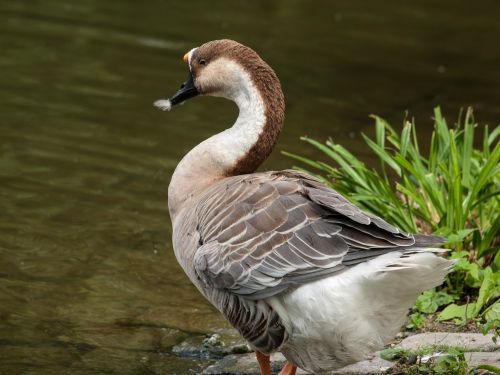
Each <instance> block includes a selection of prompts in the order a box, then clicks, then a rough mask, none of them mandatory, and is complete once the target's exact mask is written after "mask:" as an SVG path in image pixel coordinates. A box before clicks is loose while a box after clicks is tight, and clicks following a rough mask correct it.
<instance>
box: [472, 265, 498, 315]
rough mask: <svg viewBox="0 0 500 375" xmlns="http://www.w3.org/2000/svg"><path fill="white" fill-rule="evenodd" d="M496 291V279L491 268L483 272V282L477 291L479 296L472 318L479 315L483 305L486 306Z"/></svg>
mask: <svg viewBox="0 0 500 375" xmlns="http://www.w3.org/2000/svg"><path fill="white" fill-rule="evenodd" d="M495 290H496V277H495V275H494V273H493V271H492V270H491V268H489V267H488V268H486V269H485V270H484V276H483V282H482V284H481V288H480V289H479V296H478V297H477V301H476V310H475V311H474V317H475V316H477V315H478V314H479V312H480V311H481V309H482V308H483V306H484V305H486V304H487V303H488V301H489V299H490V298H491V297H493V296H494V293H495Z"/></svg>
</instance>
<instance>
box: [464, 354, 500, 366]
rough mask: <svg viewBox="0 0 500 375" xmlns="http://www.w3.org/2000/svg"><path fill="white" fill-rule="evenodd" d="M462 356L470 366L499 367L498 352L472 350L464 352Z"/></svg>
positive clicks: (499, 355)
mask: <svg viewBox="0 0 500 375" xmlns="http://www.w3.org/2000/svg"><path fill="white" fill-rule="evenodd" d="M464 356H465V360H466V361H467V364H468V365H469V366H470V367H476V366H479V365H490V366H496V367H500V352H489V353H488V352H472V353H465V354H464Z"/></svg>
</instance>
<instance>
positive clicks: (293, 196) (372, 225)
mask: <svg viewBox="0 0 500 375" xmlns="http://www.w3.org/2000/svg"><path fill="white" fill-rule="evenodd" d="M196 214H197V219H198V232H199V236H200V237H199V238H200V240H199V244H200V246H199V248H198V249H197V251H196V253H195V259H194V263H195V269H196V272H197V274H198V276H199V277H200V279H201V280H202V281H203V282H204V283H205V284H206V285H207V286H210V287H214V288H218V289H225V290H229V291H230V292H232V293H235V294H237V295H239V296H242V297H245V298H248V299H261V298H265V297H269V296H272V295H274V294H277V293H279V292H281V291H283V290H286V289H288V288H290V287H293V286H295V285H299V284H303V283H307V282H310V281H312V280H316V279H319V278H323V277H326V276H328V275H331V274H334V273H337V272H341V271H342V270H344V269H345V268H347V267H350V266H353V265H355V264H358V263H360V262H364V261H367V260H370V259H372V258H374V257H377V256H379V255H381V254H384V253H386V252H389V251H394V250H401V249H408V248H411V247H412V246H415V245H416V244H415V242H416V240H415V237H414V236H413V235H411V234H407V233H403V232H401V231H400V230H398V229H397V228H395V227H393V226H392V225H390V224H388V223H386V222H385V221H384V220H382V219H380V218H379V217H376V216H374V215H370V214H368V213H365V212H363V211H361V210H360V209H358V208H357V207H356V206H354V205H353V204H351V203H350V202H349V201H347V200H346V199H345V198H344V197H342V196H341V195H340V194H339V193H337V192H336V191H334V190H332V189H331V188H329V187H327V186H325V185H324V184H322V183H321V182H320V181H318V180H316V179H314V178H312V177H311V176H309V175H306V174H303V173H300V172H297V171H281V172H268V173H257V174H252V175H244V176H236V177H232V178H228V179H226V180H224V181H223V182H222V183H219V184H218V185H216V186H215V187H214V188H213V189H211V190H210V191H208V192H207V193H206V194H205V196H204V198H203V199H202V200H201V203H200V204H199V205H198V208H197V212H196ZM431 242H432V241H431ZM417 245H418V244H417Z"/></svg>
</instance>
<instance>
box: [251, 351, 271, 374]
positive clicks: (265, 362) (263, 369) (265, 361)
mask: <svg viewBox="0 0 500 375" xmlns="http://www.w3.org/2000/svg"><path fill="white" fill-rule="evenodd" d="M255 356H256V357H257V361H259V366H260V375H271V362H270V361H269V356H268V355H266V354H262V353H261V352H255Z"/></svg>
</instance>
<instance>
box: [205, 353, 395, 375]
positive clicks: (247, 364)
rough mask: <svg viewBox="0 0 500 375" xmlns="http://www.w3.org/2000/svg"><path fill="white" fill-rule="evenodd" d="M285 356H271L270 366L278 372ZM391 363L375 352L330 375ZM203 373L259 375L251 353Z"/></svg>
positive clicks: (379, 369)
mask: <svg viewBox="0 0 500 375" xmlns="http://www.w3.org/2000/svg"><path fill="white" fill-rule="evenodd" d="M285 361H286V360H285V357H283V355H282V354H281V353H276V354H273V355H272V356H271V367H272V370H273V374H274V373H276V374H277V373H278V372H279V371H280V370H281V369H282V368H283V366H284V365H285ZM392 365H393V363H392V362H389V361H386V360H384V359H382V358H380V353H378V352H377V353H375V354H374V355H373V357H372V358H370V359H369V360H366V361H361V362H358V363H355V364H352V365H349V366H346V367H343V368H341V369H339V370H336V371H334V372H332V373H331V374H332V375H369V374H382V373H383V372H385V371H387V370H388V369H389V368H390V367H391V366H392ZM202 374H204V375H260V372H259V365H258V363H257V360H256V358H255V355H254V354H253V353H251V354H245V355H230V356H227V357H224V358H223V359H221V360H220V361H218V362H217V363H216V364H214V365H212V366H209V367H207V368H206V369H205V370H204V371H203V373H202ZM306 374H308V373H307V372H305V371H303V370H300V369H299V370H298V371H297V375H306Z"/></svg>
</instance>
